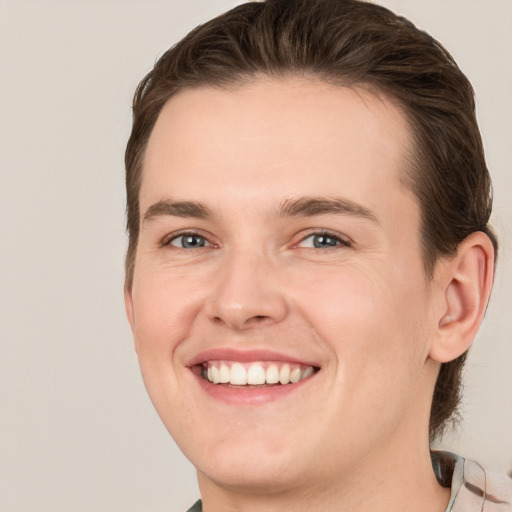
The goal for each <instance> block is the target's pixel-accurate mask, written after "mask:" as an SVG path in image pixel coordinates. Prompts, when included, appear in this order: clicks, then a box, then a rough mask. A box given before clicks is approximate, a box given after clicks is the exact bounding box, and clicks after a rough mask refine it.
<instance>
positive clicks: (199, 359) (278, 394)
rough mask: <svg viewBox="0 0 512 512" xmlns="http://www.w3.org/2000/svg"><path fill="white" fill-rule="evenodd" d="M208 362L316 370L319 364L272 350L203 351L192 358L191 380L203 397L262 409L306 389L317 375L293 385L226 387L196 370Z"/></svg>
mask: <svg viewBox="0 0 512 512" xmlns="http://www.w3.org/2000/svg"><path fill="white" fill-rule="evenodd" d="M209 360H229V361H239V362H256V361H281V362H285V363H296V364H302V365H306V366H313V367H315V368H319V365H318V363H316V364H315V363H314V362H308V361H304V360H302V359H298V358H296V357H290V356H288V355H286V354H283V353H280V352H275V351H271V350H240V349H231V348H218V349H210V350H206V351H203V352H201V353H199V354H197V355H196V356H195V357H193V358H192V359H191V360H190V361H189V363H188V365H187V366H188V367H189V370H190V373H191V374H192V376H193V378H194V379H195V381H196V382H197V384H198V385H199V387H200V388H201V389H202V390H203V391H204V392H205V393H206V395H207V396H208V397H210V398H213V399H214V400H218V401H221V402H224V403H227V404H231V405H250V406H254V405H263V404H268V403H272V402H275V401H277V400H280V399H283V398H285V397H287V396H289V395H291V394H294V393H296V392H297V391H300V390H301V389H303V388H304V387H307V386H308V385H310V384H311V383H312V381H314V380H315V376H316V375H317V373H319V372H315V373H314V374H313V375H311V376H310V377H308V378H306V379H304V380H300V381H299V382H296V383H293V384H292V383H290V384H286V385H272V386H267V387H263V386H255V387H249V386H247V387H245V386H229V385H223V384H213V383H211V382H209V381H207V380H205V379H204V378H203V377H201V375H200V373H199V372H197V370H195V368H197V366H198V365H201V364H202V363H204V362H205V361H209Z"/></svg>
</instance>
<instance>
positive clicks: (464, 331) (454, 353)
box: [429, 232, 494, 363]
mask: <svg viewBox="0 0 512 512" xmlns="http://www.w3.org/2000/svg"><path fill="white" fill-rule="evenodd" d="M439 265H440V268H438V269H436V270H437V271H438V272H437V273H436V277H435V279H437V280H438V282H439V283H440V285H441V288H440V293H439V308H438V315H437V322H438V324H437V327H436V334H437V335H436V336H435V339H434V340H433V343H432V346H431V350H430V354H429V355H430V357H431V359H434V360H435V361H438V362H440V363H446V362H448V361H452V360H453V359H456V358H457V357H459V356H460V355H461V354H463V353H464V352H465V351H466V350H467V349H468V348H469V347H470V346H471V344H472V343H473V340H474V339H475V337H476V334H477V332H478V329H479V327H480V324H481V322H482V319H483V317H484V314H485V309H486V307H487V302H488V300H489V296H490V293H491V289H492V282H493V274H494V248H493V245H492V242H491V240H490V239H489V237H488V236H487V235H486V234H485V233H482V232H476V233H472V234H471V235H470V236H468V237H467V238H466V239H465V240H464V241H463V242H462V243H461V244H460V246H459V249H458V251H457V255H456V256H455V257H454V258H451V259H448V260H443V261H441V262H440V263H439Z"/></svg>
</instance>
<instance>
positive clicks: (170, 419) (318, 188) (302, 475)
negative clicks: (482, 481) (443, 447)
mask: <svg viewBox="0 0 512 512" xmlns="http://www.w3.org/2000/svg"><path fill="white" fill-rule="evenodd" d="M410 146H411V143H410V140H409V128H408V125H407V123H406V121H405V119H404V116H403V115H402V113H401V112H400V111H399V110H398V109H397V108H396V107H395V106H393V104H392V103H391V102H389V101H388V100H386V99H384V98H378V97H376V96H374V95H372V94H371V93H369V92H368V91H365V90H363V89H357V90H354V89H350V88H343V87H335V86H332V85H327V84H323V83H320V82H314V81H306V80H299V79H287V80H284V79H281V80H277V79H268V80H261V81H256V82H253V83H251V84H248V85H244V86H241V87H240V88H237V89H234V90H229V91H228V90H221V89H215V88H202V89H196V90H185V91H184V92H181V93H179V94H178V95H176V96H174V97H173V98H172V99H171V100H170V101H169V102H168V103H167V105H166V106H165V108H164V109H163V111H162V113H161V114H160V117H159V119H158V121H157V123H156V126H155V128H154V131H153V133H152V135H151V138H150V140H149V144H148V148H147V152H146V158H145V162H144V169H143V182H142V186H141V191H140V208H141V219H142V220H141V229H140V239H139V245H138V248H137V254H136V263H135V274H134V281H133V288H132V290H131V293H128V294H127V308H128V312H129V317H130V320H131V323H132V328H133V331H134V337H135V345H136V349H137V353H138V357H139V361H140V366H141V370H142V374H143V378H144V381H145V384H146V387H147V390H148V392H149V395H150V397H151V399H152V401H153V403H154V405H155V407H156V409H157V411H158V413H159V414H160V416H161V418H162V420H163V422H164V423H165V425H166V427H167V428H168V430H169V432H170V433H171V434H172V436H173V437H174V438H175V440H176V442H177V443H178V445H179V446H180V447H181V449H182V450H183V451H184V453H185V454H186V455H187V456H188V457H189V458H190V460H191V461H192V462H193V463H194V465H195V466H196V468H198V474H199V480H200V483H201V481H203V482H208V481H215V482H217V483H220V484H221V485H230V486H235V487H236V486H237V485H238V486H240V487H241V488H243V487H246V486H258V485H259V486H262V487H265V488H273V489H276V490H279V489H284V488H291V487H293V486H299V485H300V486H303V485H309V484H312V483H314V482H316V481H317V480H318V481H319V482H320V481H325V479H326V478H333V477H334V478H335V477H336V476H338V477H341V476H343V474H344V472H345V473H346V474H349V468H350V474H353V473H354V470H355V468H358V467H360V468H362V467H363V466H364V465H365V464H366V465H368V464H370V463H372V464H375V463H377V462H376V461H377V459H379V458H380V459H385V458H386V456H387V455H389V453H390V452H392V451H393V450H398V449H400V448H399V447H400V446H409V447H410V445H411V443H413V444H414V443H420V444H421V445H422V446H423V445H424V444H425V443H426V440H427V435H428V434H427V427H428V413H429V403H430V397H431V393H432V386H433V382H434V378H435V368H434V367H432V368H431V367H430V366H429V365H431V364H432V363H431V361H430V360H428V353H429V345H430V341H431V337H432V334H431V329H430V323H429V322H428V319H429V318H432V317H433V315H432V305H431V299H430V295H429V292H428V286H427V282H426V279H425V274H424V270H423V264H422V259H421V252H420V242H419V224H420V212H419V207H418V204H417V202H416V200H415V198H414V196H413V195H412V193H411V192H410V191H409V190H408V189H407V188H405V186H404V185H403V184H402V183H401V181H400V175H401V173H402V172H404V170H405V169H406V167H407V165H408V164H407V156H408V154H409V151H410ZM426 361H428V362H427V364H425V362H426ZM290 379H291V381H290ZM297 379H299V380H298V382H297ZM211 380H213V381H215V382H210V381H211ZM246 380H249V383H250V385H249V384H245V385H244V384H243V383H244V382H245V381H246ZM219 381H220V382H219ZM281 382H283V383H284V384H283V383H281ZM262 383H264V384H262Z"/></svg>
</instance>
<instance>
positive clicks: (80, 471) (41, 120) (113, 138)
mask: <svg viewBox="0 0 512 512" xmlns="http://www.w3.org/2000/svg"><path fill="white" fill-rule="evenodd" d="M237 3H240V2H232V1H228V0H191V1H188V2H184V1H179V2H178V1H176V0H165V1H163V0H151V1H143V0H102V1H100V0H73V1H69V0H46V1H44V2H41V1H37V0H32V1H30V0H0V64H1V72H0V73H1V74H0V77H1V79H0V141H1V151H0V172H1V177H2V180H1V187H0V226H1V239H0V240H1V242H0V243H1V245H0V258H1V261H0V294H1V297H0V315H1V319H0V344H1V345H0V346H1V355H0V511H1V512H50V511H51V512H69V511H74V512H90V511H95V512H114V511H115V512H117V511H119V512H120V511H123V512H136V511H137V512H139V511H140V512H141V511H144V512H163V511H171V510H176V511H179V510H186V508H187V507H188V506H190V504H191V503H192V502H193V501H194V500H195V499H196V498H197V497H198V491H197V488H196V484H195V474H194V470H193V468H192V466H191V465H190V464H189V463H188V462H187V461H186V460H185V459H184V457H183V456H182V455H181V454H180V452H179V450H178V449H177V448H176V447H175V445H174V444H173V442H172V440H171V439H170V437H169V436H168V434H167V433H166V431H165V430H164V427H163V426H162V425H161V424H160V422H159V420H158V418H157V416H156V413H155V412H154V411H153V409H152V407H151V405H150V403H149V399H148V398H147V397H146V394H145V391H144V389H143V385H142V381H141V379H140V377H139V371H138V367H137V361H136V357H135V353H134V351H133V348H132V341H131V334H130V332H129V329H128V325H127V322H126V320H125V315H124V306H123V301H122V286H123V257H124V251H125V246H126V239H125V234H124V189H123V186H124V183H123V179H124V177H123V172H124V169H123V151H124V145H125V142H126V139H127V137H128V134H129V129H130V119H131V113H130V104H131V97H132V94H133V91H134V89H135V87H136V85H137V83H138V81H139V80H140V79H141V78H142V76H143V75H144V74H145V73H146V72H147V71H149V69H150V67H151V66H152V64H153V63H154V61H155V59H156V58H157V57H158V56H159V55H160V54H161V53H162V52H163V51H164V50H165V49H167V48H168V47H169V46H170V45H171V44H173V43H174V42H175V41H176V40H177V39H178V38H179V37H181V36H183V35H185V33H186V32H188V30H190V29H192V28H193V27H194V26H195V25H197V24H198V23H199V22H202V21H205V20H207V19H209V18H210V17H212V16H213V15H215V14H218V13H220V12H222V11H223V10H226V9H227V8H230V7H232V6H234V5H235V4H237ZM381 3H382V4H384V5H387V6H390V7H391V8H393V9H394V10H396V11H398V12H400V13H402V14H404V15H406V16H407V17H410V18H411V20H412V21H414V22H415V23H416V24H417V25H418V26H420V27H422V28H425V29H426V30H428V31H429V32H430V33H432V34H433V35H434V36H435V37H437V38H438V39H440V40H441V41H442V42H443V44H444V45H445V46H446V47H447V48H448V49H449V50H450V51H451V52H452V54H453V55H454V56H455V58H456V60H457V61H458V62H459V64H460V66H461V67H462V69H463V70H464V71H465V72H466V74H467V75H468V76H469V78H470V79H471V81H472V82H473V85H474V87H475V90H476V94H477V100H478V115H479V120H480V125H481V130H482V134H483V138H484V142H485V146H486V154H487V158H488V164H489V167H490V169H491V173H492V176H493V179H494V185H495V196H496V197H495V215H494V225H495V227H496V229H497V231H498V234H499V236H500V238H501V254H500V262H499V271H498V276H497V280H496V284H495V290H494V296H493V299H492V302H491V305H490V308H489V310H488V314H487V318H486V320H485V323H484V326H483V328H482V330H481V332H480V334H479V336H478V339H477V342H476V345H475V347H474V349H473V350H472V353H471V357H470V362H469V365H468V368H467V372H466V373H467V379H466V395H465V400H464V408H463V411H464V415H465V418H466V419H465V421H464V423H463V424H462V425H461V427H460V428H459V430H458V432H457V433H456V434H454V435H453V436H451V437H450V438H449V439H446V440H445V442H444V444H443V446H445V447H448V448H450V449H452V450H456V451H459V452H461V453H463V454H466V455H469V456H471V457H474V458H476V459H478V460H480V461H481V462H482V463H485V464H487V465H490V466H493V467H495V468H496V469H499V470H502V471H504V470H508V469H510V468H511V467H512V343H511V342H512V335H511V332H512V325H511V319H512V307H511V305H512V294H511V291H512V261H511V258H512V256H511V251H512V248H511V240H512V200H511V199H512V172H511V169H512V66H511V64H510V63H511V62H512V2H511V1H510V0H450V1H446V0H382V1H381ZM319 421H321V418H319Z"/></svg>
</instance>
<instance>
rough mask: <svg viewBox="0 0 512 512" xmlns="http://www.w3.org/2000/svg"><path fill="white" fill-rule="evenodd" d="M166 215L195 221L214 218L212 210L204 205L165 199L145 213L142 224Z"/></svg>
mask: <svg viewBox="0 0 512 512" xmlns="http://www.w3.org/2000/svg"><path fill="white" fill-rule="evenodd" d="M166 215H171V216H173V217H192V218H195V219H206V218H209V217H211V216H212V214H211V212H210V210H209V209H208V208H207V207H206V206H205V205H204V204H201V203H196V202H193V201H171V200H170V199H165V200H162V201H158V202H157V203H154V204H152V205H151V206H150V207H149V208H148V209H147V210H146V212H145V213H144V216H143V218H142V222H143V223H144V222H148V221H151V220H153V219H155V218H157V217H161V216H166Z"/></svg>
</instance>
